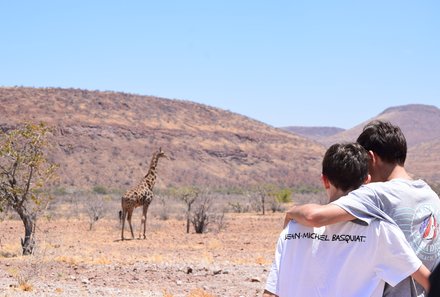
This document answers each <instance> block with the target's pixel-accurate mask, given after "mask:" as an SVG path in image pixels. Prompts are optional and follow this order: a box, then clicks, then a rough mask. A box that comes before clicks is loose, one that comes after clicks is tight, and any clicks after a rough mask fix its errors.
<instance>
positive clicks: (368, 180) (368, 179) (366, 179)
mask: <svg viewBox="0 0 440 297" xmlns="http://www.w3.org/2000/svg"><path fill="white" fill-rule="evenodd" d="M370 181H371V175H369V174H368V175H367V177H366V178H365V181H364V184H369V183H370Z"/></svg>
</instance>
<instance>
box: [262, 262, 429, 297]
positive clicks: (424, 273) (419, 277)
mask: <svg viewBox="0 0 440 297" xmlns="http://www.w3.org/2000/svg"><path fill="white" fill-rule="evenodd" d="M430 274H431V271H429V269H428V268H426V266H425V265H423V264H422V266H420V268H419V269H418V270H417V271H416V272H414V273H413V274H412V275H411V276H412V277H413V278H414V279H415V280H416V282H418V283H419V284H420V285H421V286H422V287H423V288H424V289H425V291H426V292H428V291H429V288H430V284H429V275H430ZM263 296H264V295H263ZM269 296H270V295H269Z"/></svg>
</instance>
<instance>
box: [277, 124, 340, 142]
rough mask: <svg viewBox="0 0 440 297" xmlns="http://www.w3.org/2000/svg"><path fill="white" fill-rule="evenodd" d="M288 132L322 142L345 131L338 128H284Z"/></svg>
mask: <svg viewBox="0 0 440 297" xmlns="http://www.w3.org/2000/svg"><path fill="white" fill-rule="evenodd" d="M281 129H284V130H286V131H289V132H292V133H295V134H298V135H300V136H303V137H306V138H309V139H313V140H316V141H318V142H320V141H321V140H322V139H323V138H325V137H329V136H332V135H335V134H338V133H341V132H343V131H344V129H342V128H337V127H303V126H289V127H282V128H281Z"/></svg>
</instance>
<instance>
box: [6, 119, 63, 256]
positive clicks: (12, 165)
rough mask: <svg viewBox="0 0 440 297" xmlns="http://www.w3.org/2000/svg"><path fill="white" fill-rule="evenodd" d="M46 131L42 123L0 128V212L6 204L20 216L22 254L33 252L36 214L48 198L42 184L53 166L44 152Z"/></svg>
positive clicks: (52, 174) (52, 173) (52, 175)
mask: <svg viewBox="0 0 440 297" xmlns="http://www.w3.org/2000/svg"><path fill="white" fill-rule="evenodd" d="M49 132H50V131H49V128H47V127H46V126H45V125H44V124H38V125H36V124H26V125H24V126H23V127H21V128H17V129H15V130H10V131H7V132H1V131H0V211H1V210H2V209H3V207H4V206H5V205H7V206H9V207H11V208H12V209H13V210H14V211H16V212H17V214H18V215H19V216H20V219H21V220H22V222H23V225H24V229H25V234H24V238H22V239H21V246H22V250H23V255H29V254H32V252H33V249H34V246H35V239H34V235H35V230H36V221H37V216H38V214H39V212H40V211H41V210H42V209H44V208H45V207H46V206H47V204H48V203H49V200H50V196H49V195H48V194H47V192H45V186H46V185H47V184H48V183H49V182H50V181H51V180H53V179H54V177H55V170H56V168H57V166H56V165H55V164H52V163H51V162H50V161H49V160H48V159H47V157H46V155H45V149H46V148H47V147H48V145H49V144H48V142H47V134H48V133H49ZM2 206H3V207H2Z"/></svg>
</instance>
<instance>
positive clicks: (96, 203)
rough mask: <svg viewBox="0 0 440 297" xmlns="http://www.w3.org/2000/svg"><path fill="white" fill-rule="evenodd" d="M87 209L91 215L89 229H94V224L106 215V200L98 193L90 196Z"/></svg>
mask: <svg viewBox="0 0 440 297" xmlns="http://www.w3.org/2000/svg"><path fill="white" fill-rule="evenodd" d="M85 207H86V211H87V215H88V217H89V231H90V230H92V229H93V225H94V224H95V223H96V222H97V221H98V220H99V219H101V218H102V217H103V215H104V201H103V198H102V197H100V196H98V195H92V196H91V197H88V199H87V202H86V205H85Z"/></svg>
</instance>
